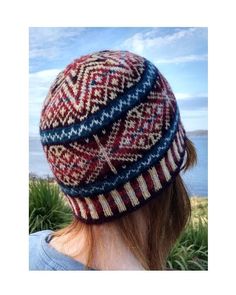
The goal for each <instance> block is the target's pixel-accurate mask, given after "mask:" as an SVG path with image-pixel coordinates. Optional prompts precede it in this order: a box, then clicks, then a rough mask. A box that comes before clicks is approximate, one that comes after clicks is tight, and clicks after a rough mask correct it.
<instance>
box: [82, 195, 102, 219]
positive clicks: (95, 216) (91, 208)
mask: <svg viewBox="0 0 236 295" xmlns="http://www.w3.org/2000/svg"><path fill="white" fill-rule="evenodd" d="M84 199H85V202H86V203H87V205H88V207H89V211H90V214H91V216H92V218H93V219H98V218H99V216H98V213H97V210H96V208H95V207H94V205H93V202H92V201H91V199H90V198H84Z"/></svg>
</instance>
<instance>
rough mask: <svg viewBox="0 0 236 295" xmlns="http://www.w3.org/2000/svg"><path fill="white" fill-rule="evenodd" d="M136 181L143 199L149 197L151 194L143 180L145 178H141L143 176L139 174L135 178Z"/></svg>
mask: <svg viewBox="0 0 236 295" xmlns="http://www.w3.org/2000/svg"><path fill="white" fill-rule="evenodd" d="M137 181H138V183H139V187H140V189H141V192H142V195H143V197H144V199H145V200H146V199H148V198H150V196H151V195H150V193H149V191H148V188H147V184H146V181H145V179H144V178H143V176H142V175H140V176H139V177H138V178H137Z"/></svg>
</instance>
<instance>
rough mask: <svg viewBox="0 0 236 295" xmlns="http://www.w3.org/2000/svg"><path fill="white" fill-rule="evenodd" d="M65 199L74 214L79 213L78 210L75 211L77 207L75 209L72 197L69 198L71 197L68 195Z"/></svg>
mask: <svg viewBox="0 0 236 295" xmlns="http://www.w3.org/2000/svg"><path fill="white" fill-rule="evenodd" d="M67 199H68V201H69V203H70V206H71V208H72V210H73V211H74V213H75V215H77V216H78V215H79V212H78V211H77V209H76V207H75V205H74V199H73V198H71V197H69V196H67Z"/></svg>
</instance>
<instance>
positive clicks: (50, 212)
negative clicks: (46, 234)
mask: <svg viewBox="0 0 236 295" xmlns="http://www.w3.org/2000/svg"><path fill="white" fill-rule="evenodd" d="M71 219H72V213H71V210H70V208H69V206H68V205H67V204H66V202H65V200H64V199H63V198H62V196H61V195H60V190H59V187H58V186H57V185H54V184H52V183H49V182H48V181H47V180H42V179H34V180H30V183H29V232H30V233H33V232H36V231H40V230H45V229H50V230H56V229H59V228H62V227H63V226H65V225H66V224H68V223H69V222H70V221H71Z"/></svg>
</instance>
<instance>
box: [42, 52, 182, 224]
mask: <svg viewBox="0 0 236 295" xmlns="http://www.w3.org/2000/svg"><path fill="white" fill-rule="evenodd" d="M40 135H41V142H42V145H43V149H44V152H45V154H46V157H47V160H48V162H49V165H50V168H51V170H52V172H53V174H54V176H55V178H56V180H57V182H58V184H59V186H60V188H61V190H62V191H63V192H64V194H65V196H66V197H67V199H68V201H69V203H70V206H71V208H72V210H73V212H74V214H75V216H76V217H77V218H79V219H80V220H81V221H83V222H85V223H102V222H105V221H109V220H112V219H114V218H117V217H119V216H121V215H124V214H126V213H127V212H130V211H133V210H135V209H137V208H139V207H140V206H142V205H144V204H146V203H147V202H148V201H149V200H151V199H152V198H155V197H157V196H158V193H160V192H161V191H162V190H163V189H164V188H165V187H166V185H168V183H170V182H171V181H172V180H173V178H174V176H175V175H176V174H178V173H179V171H180V169H181V166H182V164H183V158H184V155H185V153H186V147H185V140H186V137H185V131H184V128H183V126H182V123H181V120H180V114H179V111H178V107H177V103H176V99H175V96H174V94H173V92H172V90H171V88H170V86H169V84H168V82H167V81H166V79H165V78H164V77H163V75H162V74H161V73H160V72H159V70H158V69H157V68H156V67H155V66H154V65H153V64H152V63H151V62H150V61H148V60H146V59H145V58H143V57H140V56H138V55H136V54H133V53H130V52H128V51H101V52H96V53H94V54H89V55H86V56H82V57H81V58H79V59H75V60H74V61H73V62H72V63H71V64H69V65H68V66H67V67H66V68H65V70H64V71H62V72H61V73H59V74H58V76H57V78H56V80H55V82H54V83H53V84H52V86H51V88H50V90H49V93H48V95H47V97H46V99H45V102H44V105H43V109H42V113H41V119H40Z"/></svg>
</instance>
